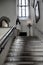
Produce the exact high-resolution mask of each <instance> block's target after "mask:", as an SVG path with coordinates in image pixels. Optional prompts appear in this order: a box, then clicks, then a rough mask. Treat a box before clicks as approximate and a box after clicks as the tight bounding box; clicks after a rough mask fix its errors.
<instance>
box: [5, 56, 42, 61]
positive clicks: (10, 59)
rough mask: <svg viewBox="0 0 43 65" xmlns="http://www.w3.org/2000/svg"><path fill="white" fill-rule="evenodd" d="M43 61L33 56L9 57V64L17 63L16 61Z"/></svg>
mask: <svg viewBox="0 0 43 65" xmlns="http://www.w3.org/2000/svg"><path fill="white" fill-rule="evenodd" d="M20 60H22V61H23V60H24V61H27V62H28V61H43V57H33V56H30V57H29V56H18V57H16V56H15V57H7V59H6V61H7V62H15V61H20Z"/></svg>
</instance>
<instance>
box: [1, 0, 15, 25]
mask: <svg viewBox="0 0 43 65" xmlns="http://www.w3.org/2000/svg"><path fill="white" fill-rule="evenodd" d="M2 16H7V17H9V18H10V26H13V25H15V21H16V0H0V17H2Z"/></svg>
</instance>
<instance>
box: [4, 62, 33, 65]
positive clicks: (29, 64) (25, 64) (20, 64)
mask: <svg viewBox="0 0 43 65" xmlns="http://www.w3.org/2000/svg"><path fill="white" fill-rule="evenodd" d="M33 64H34V62H7V63H5V64H4V65H33Z"/></svg>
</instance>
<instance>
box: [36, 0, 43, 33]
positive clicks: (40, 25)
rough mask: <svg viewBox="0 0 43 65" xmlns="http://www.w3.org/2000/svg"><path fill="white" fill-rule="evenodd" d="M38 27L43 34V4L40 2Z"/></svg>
mask: <svg viewBox="0 0 43 65" xmlns="http://www.w3.org/2000/svg"><path fill="white" fill-rule="evenodd" d="M36 26H37V27H38V28H39V30H40V31H42V32H43V2H42V0H40V20H39V22H38V23H37V24H36Z"/></svg>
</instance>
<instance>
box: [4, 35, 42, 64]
mask: <svg viewBox="0 0 43 65" xmlns="http://www.w3.org/2000/svg"><path fill="white" fill-rule="evenodd" d="M4 65H43V43H42V42H41V40H40V39H39V38H38V37H36V36H34V37H31V36H30V37H26V36H22V37H20V36H18V37H17V38H16V39H15V41H14V43H13V44H12V45H11V47H10V50H9V53H8V56H7V58H6V61H5V63H4Z"/></svg>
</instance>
